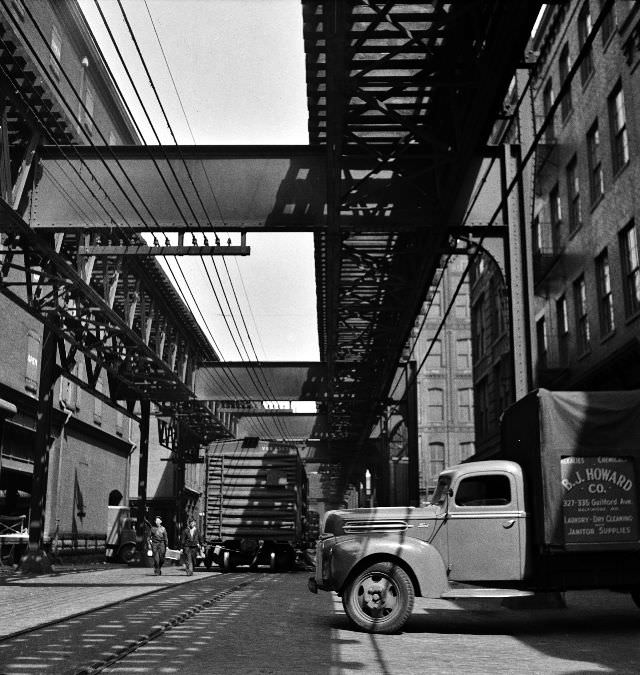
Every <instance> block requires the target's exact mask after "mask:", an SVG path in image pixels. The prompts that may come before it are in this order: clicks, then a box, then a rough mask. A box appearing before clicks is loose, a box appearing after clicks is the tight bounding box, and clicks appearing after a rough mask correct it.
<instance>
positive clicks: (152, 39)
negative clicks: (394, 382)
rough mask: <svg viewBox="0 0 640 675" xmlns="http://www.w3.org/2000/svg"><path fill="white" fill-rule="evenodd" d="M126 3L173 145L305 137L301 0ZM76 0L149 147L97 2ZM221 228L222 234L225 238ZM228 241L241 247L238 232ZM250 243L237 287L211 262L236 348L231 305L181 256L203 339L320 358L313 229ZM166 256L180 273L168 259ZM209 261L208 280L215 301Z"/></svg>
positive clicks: (238, 356) (231, 354) (290, 357)
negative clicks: (219, 304) (203, 333)
mask: <svg viewBox="0 0 640 675" xmlns="http://www.w3.org/2000/svg"><path fill="white" fill-rule="evenodd" d="M99 2H100V7H101V9H102V11H103V13H104V14H105V17H106V19H107V22H108V24H109V27H110V28H111V31H112V32H113V34H114V35H115V37H116V40H117V42H118V45H119V47H120V49H121V51H122V53H123V55H124V57H125V60H126V62H127V67H128V68H129V70H130V72H131V74H132V76H133V79H134V81H135V82H136V86H137V88H138V89H139V91H140V92H141V94H142V98H143V100H144V102H145V107H146V108H147V109H148V111H149V115H150V117H151V118H152V120H153V122H154V126H155V127H156V132H157V133H158V135H159V138H160V141H161V142H162V143H163V144H167V145H169V144H173V142H174V141H173V138H172V136H171V133H170V131H169V129H168V127H167V124H166V123H165V121H164V119H163V116H162V111H161V110H160V108H159V106H158V105H157V104H156V102H155V97H154V95H153V92H152V90H151V87H150V85H149V84H148V78H147V76H146V74H145V72H144V69H143V68H142V66H141V63H140V59H139V57H138V55H137V53H136V50H135V47H134V44H133V41H132V39H131V37H130V35H129V31H128V29H127V27H126V25H125V23H124V20H123V17H122V14H121V12H120V9H119V7H118V4H117V2H116V1H115V0H99ZM122 4H123V6H124V8H125V11H126V14H127V17H128V19H129V22H130V24H131V27H132V30H133V33H134V35H135V38H136V40H137V41H138V44H139V47H140V50H141V52H142V55H143V57H144V59H145V62H146V64H147V67H148V69H149V71H150V74H151V78H152V80H153V83H154V85H155V87H156V89H157V91H158V94H159V97H160V100H161V102H162V105H163V107H164V109H165V111H166V114H167V117H168V119H169V123H170V125H171V128H172V130H173V133H174V135H175V137H176V139H177V141H178V143H180V144H185V145H190V144H192V143H194V142H195V143H196V144H198V145H205V144H212V145H236V144H239V145H254V144H255V145H263V144H264V145H306V144H307V143H308V134H307V118H308V115H307V107H306V93H305V87H306V84H305V73H304V48H303V40H302V8H301V5H300V2H299V0H268V2H267V0H179V1H176V0H123V2H122ZM80 6H81V7H82V9H83V11H84V13H85V16H86V17H87V20H88V22H89V25H90V27H91V29H92V31H93V33H94V35H95V36H96V39H97V40H98V43H99V45H100V47H101V49H102V51H103V53H104V55H105V58H106V59H107V62H108V63H109V64H110V66H111V68H112V71H113V72H114V75H115V77H116V80H117V81H118V83H119V84H120V86H121V88H122V90H123V94H124V96H125V98H126V100H127V102H128V103H129V105H130V106H131V108H132V110H133V112H134V116H135V117H136V120H137V121H138V123H139V124H140V126H141V129H142V133H143V135H144V137H145V139H146V141H147V143H148V144H149V145H153V144H156V142H157V140H156V137H155V136H154V134H153V132H152V131H151V130H150V127H149V125H148V124H147V123H146V120H145V115H144V113H143V111H142V108H141V107H140V106H139V105H138V104H137V101H136V96H135V93H134V92H133V90H132V89H131V87H130V86H129V84H128V81H127V78H126V75H125V74H124V71H123V69H122V67H121V65H120V62H119V59H118V57H117V55H116V53H115V50H114V49H113V47H112V44H111V41H110V38H109V37H108V34H107V32H106V30H105V28H104V23H103V21H102V19H101V17H100V15H99V13H98V11H97V10H96V5H95V0H80ZM152 21H153V23H152ZM154 26H155V28H154ZM156 32H157V36H158V37H156ZM158 38H159V40H158ZM163 52H164V55H163ZM165 58H166V62H167V63H168V66H169V69H170V72H171V74H170V73H169V69H168V68H167V64H166V63H165ZM172 76H173V81H172ZM174 83H175V86H174ZM176 89H177V92H178V94H179V97H178V95H177V94H176ZM183 109H184V111H183ZM185 113H186V119H185ZM186 120H188V123H187V121H186ZM214 188H215V186H214ZM223 215H224V214H223ZM220 236H221V239H223V241H224V239H225V236H224V235H223V234H220ZM232 239H233V243H234V244H235V243H239V242H237V241H236V239H238V235H237V234H235V235H232ZM247 244H248V245H249V246H250V247H251V255H250V256H247V257H227V258H225V260H226V263H227V264H226V268H227V269H228V271H229V274H230V277H231V280H232V283H233V288H232V286H231V284H230V283H229V280H228V278H227V269H225V266H224V263H223V261H222V259H221V258H219V257H218V258H216V259H215V263H216V266H217V269H218V271H219V272H220V276H221V277H222V281H223V285H224V288H225V293H226V295H227V297H228V298H229V300H230V303H231V308H232V310H233V312H234V315H235V318H236V323H237V324H238V326H239V327H240V329H241V331H242V334H243V341H244V347H243V345H242V342H241V341H240V339H239V338H238V336H237V334H235V328H234V324H233V321H232V320H231V317H230V316H229V308H228V307H227V306H226V305H225V303H224V301H223V303H222V304H223V307H222V308H220V307H219V306H218V304H217V303H216V301H215V298H214V293H213V292H212V289H211V286H210V282H209V281H208V279H207V276H206V273H205V271H204V269H203V265H202V262H201V261H200V259H199V258H196V257H182V258H180V259H179V260H180V264H181V266H182V269H183V270H184V272H185V276H186V277H187V279H189V284H190V286H191V291H193V294H194V295H195V297H196V299H197V304H196V303H194V301H193V299H192V298H191V294H190V293H189V291H187V290H186V289H184V292H185V297H186V301H187V302H188V303H189V305H190V306H191V309H192V311H193V313H194V316H195V317H196V319H197V320H198V321H199V323H200V324H201V326H202V328H203V330H204V332H205V334H206V335H207V336H208V337H210V339H211V336H213V340H212V341H213V343H214V346H215V348H216V350H217V351H218V353H219V354H220V356H221V357H222V358H223V359H224V360H226V361H238V360H249V359H251V360H253V359H254V358H255V357H256V356H257V358H259V359H261V360H266V361H305V360H310V361H316V360H318V358H319V357H318V338H317V321H316V295H315V268H314V259H313V236H312V235H311V234H308V233H287V234H268V233H262V234H260V233H255V234H254V233H249V234H248V235H247ZM170 264H171V266H172V269H173V271H174V272H175V274H176V276H177V277H178V278H179V279H181V275H180V273H179V272H178V271H177V267H176V264H175V262H170ZM210 265H211V264H210V263H209V269H210V276H211V277H212V279H213V281H214V285H215V286H216V290H217V292H218V296H219V297H221V298H222V297H223V296H224V294H223V293H221V291H220V287H219V282H218V280H217V275H216V274H215V273H214V272H213V271H212V269H211V266H210ZM234 291H235V293H234ZM236 296H237V298H238V301H239V304H240V306H241V308H242V316H241V314H240V311H239V310H238V307H237V305H236V302H235V297H236ZM223 315H227V316H226V318H227V321H228V323H229V325H231V327H232V332H233V333H234V337H235V340H234V339H233V338H232V337H231V335H230V331H229V329H228V328H227V325H226V323H225V317H224V316H223ZM203 317H204V318H203ZM244 323H246V324H247V326H248V327H249V329H250V333H251V342H250V341H249V340H248V339H247V337H246V333H245V332H244Z"/></svg>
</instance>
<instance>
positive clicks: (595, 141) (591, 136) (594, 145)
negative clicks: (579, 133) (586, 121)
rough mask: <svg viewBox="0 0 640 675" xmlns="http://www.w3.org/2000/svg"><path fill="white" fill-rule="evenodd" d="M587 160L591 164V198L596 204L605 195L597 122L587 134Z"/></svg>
mask: <svg viewBox="0 0 640 675" xmlns="http://www.w3.org/2000/svg"><path fill="white" fill-rule="evenodd" d="M587 160H588V162H589V197H590V198H591V203H592V204H595V203H596V202H597V201H598V200H599V199H600V198H601V197H602V195H603V194H604V176H603V173H602V159H601V158H600V132H599V130H598V120H596V121H595V122H594V123H593V125H592V126H591V129H589V132H588V133H587Z"/></svg>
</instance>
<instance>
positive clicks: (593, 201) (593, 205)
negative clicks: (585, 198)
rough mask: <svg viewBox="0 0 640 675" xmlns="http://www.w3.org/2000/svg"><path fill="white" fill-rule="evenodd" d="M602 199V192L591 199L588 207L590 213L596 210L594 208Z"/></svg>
mask: <svg viewBox="0 0 640 675" xmlns="http://www.w3.org/2000/svg"><path fill="white" fill-rule="evenodd" d="M603 199H604V192H603V193H602V194H600V195H598V197H596V199H594V200H592V201H591V205H590V207H589V208H590V210H591V213H593V212H594V211H595V210H596V208H597V207H598V206H599V205H600V202H601V201H602V200H603Z"/></svg>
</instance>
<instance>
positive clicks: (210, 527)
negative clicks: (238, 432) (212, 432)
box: [204, 438, 307, 572]
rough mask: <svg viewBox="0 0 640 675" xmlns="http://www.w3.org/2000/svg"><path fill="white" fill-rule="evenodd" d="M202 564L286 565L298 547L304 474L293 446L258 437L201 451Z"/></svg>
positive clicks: (301, 535) (225, 566)
mask: <svg viewBox="0 0 640 675" xmlns="http://www.w3.org/2000/svg"><path fill="white" fill-rule="evenodd" d="M205 462H206V477H205V495H206V502H205V527H204V531H205V542H206V552H205V564H206V566H207V567H211V565H212V564H213V563H216V564H217V565H218V566H219V567H220V569H221V570H222V571H223V572H229V571H231V570H233V569H235V568H236V567H237V566H238V565H249V566H251V567H257V566H259V565H267V566H268V567H269V569H271V570H273V571H278V570H286V569H289V568H290V567H291V566H292V565H293V563H294V562H295V556H296V550H297V549H299V548H302V547H303V545H304V541H303V540H304V536H305V531H306V514H307V477H306V473H305V470H304V465H303V463H302V460H301V459H300V456H299V454H298V449H297V446H296V445H295V444H292V443H282V442H278V441H273V440H264V439H258V438H244V439H233V440H227V441H218V442H215V443H212V444H211V445H209V446H208V447H207V449H206V457H205Z"/></svg>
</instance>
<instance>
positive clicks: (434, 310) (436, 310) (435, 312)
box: [429, 291, 442, 318]
mask: <svg viewBox="0 0 640 675" xmlns="http://www.w3.org/2000/svg"><path fill="white" fill-rule="evenodd" d="M429 314H430V315H431V316H432V317H434V318H435V317H438V316H442V295H441V293H440V291H435V292H434V294H433V300H432V301H431V309H430V310H429Z"/></svg>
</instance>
